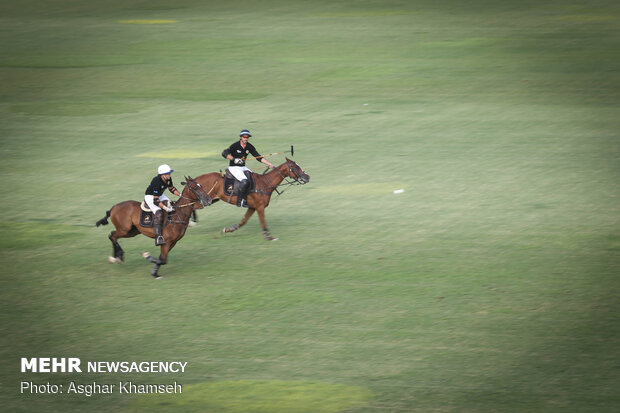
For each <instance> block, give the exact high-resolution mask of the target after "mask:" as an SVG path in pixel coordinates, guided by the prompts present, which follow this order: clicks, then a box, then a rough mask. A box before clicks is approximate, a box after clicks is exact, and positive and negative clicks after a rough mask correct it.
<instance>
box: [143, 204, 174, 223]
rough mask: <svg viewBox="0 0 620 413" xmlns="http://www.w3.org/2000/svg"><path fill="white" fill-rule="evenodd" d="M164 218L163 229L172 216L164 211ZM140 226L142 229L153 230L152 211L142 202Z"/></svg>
mask: <svg viewBox="0 0 620 413" xmlns="http://www.w3.org/2000/svg"><path fill="white" fill-rule="evenodd" d="M164 214H166V216H165V217H164V227H165V226H166V225H168V223H169V222H170V219H171V218H172V214H169V213H167V212H166V211H164ZM140 226H141V227H144V228H153V211H151V209H150V208H149V206H148V205H147V204H146V202H144V200H143V201H142V203H141V204H140Z"/></svg>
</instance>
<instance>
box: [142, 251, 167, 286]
mask: <svg viewBox="0 0 620 413" xmlns="http://www.w3.org/2000/svg"><path fill="white" fill-rule="evenodd" d="M170 248H172V247H171V246H169V245H168V244H164V245H162V246H161V251H160V254H159V258H155V257H153V256H152V255H151V253H150V252H143V253H142V256H143V257H144V258H146V260H147V261H148V262H151V263H153V264H155V265H154V266H153V269H152V270H151V275H152V276H153V277H155V279H156V280H158V279H160V278H161V277H162V276H161V275H160V274H159V267H161V266H162V265H166V263H167V262H168V251H170Z"/></svg>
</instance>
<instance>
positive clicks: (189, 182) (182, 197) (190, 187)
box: [175, 179, 209, 208]
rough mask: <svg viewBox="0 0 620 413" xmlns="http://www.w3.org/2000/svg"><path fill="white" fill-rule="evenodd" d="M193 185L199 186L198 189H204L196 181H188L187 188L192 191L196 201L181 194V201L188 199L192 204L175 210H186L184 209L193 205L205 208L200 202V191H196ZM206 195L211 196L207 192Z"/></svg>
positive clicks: (179, 206)
mask: <svg viewBox="0 0 620 413" xmlns="http://www.w3.org/2000/svg"><path fill="white" fill-rule="evenodd" d="M193 184H196V185H197V186H198V189H202V186H201V185H200V184H199V183H198V182H196V180H194V179H187V187H188V188H189V190H190V191H192V193H193V194H194V196H195V197H196V199H195V200H192V199H191V198H188V197H186V196H183V194H181V199H187V200H190V201H191V202H189V203H187V204H184V205H178V206H176V207H175V208H184V207H187V206H191V205H194V204H198V203H200V204H202V206H203V207H204V206H205V204H204V202H202V201H201V200H200V197H199V196H198V194H197V193H196V191H197V190H198V189H194V188H193ZM203 191H204V190H203ZM205 195H207V197H208V196H209V195H208V194H207V193H206V192H205Z"/></svg>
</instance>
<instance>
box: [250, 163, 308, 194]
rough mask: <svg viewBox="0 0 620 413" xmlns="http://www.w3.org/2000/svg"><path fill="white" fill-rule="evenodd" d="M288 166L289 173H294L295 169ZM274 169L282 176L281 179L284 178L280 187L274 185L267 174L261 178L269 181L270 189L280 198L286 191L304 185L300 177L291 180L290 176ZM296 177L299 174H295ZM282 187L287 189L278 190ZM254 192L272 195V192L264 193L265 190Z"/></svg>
mask: <svg viewBox="0 0 620 413" xmlns="http://www.w3.org/2000/svg"><path fill="white" fill-rule="evenodd" d="M287 166H288V170H289V172H293V168H292V167H291V166H290V165H288V164H287ZM274 169H275V170H276V171H277V172H278V175H280V177H281V178H282V181H280V183H279V184H278V185H272V184H271V181H270V179H269V177H268V176H267V175H266V174H262V175H261V176H264V177H265V178H266V179H267V181H269V185H270V186H269V187H268V188H269V189H271V191H275V192H276V194H278V196H280V195H282V194H283V193H284V191H286V190H287V189H288V188H290V187H291V186H292V185H303V183H302V182H301V181H300V180H299V177H297V178H291V177H290V176H288V175H283V174H282V172H280V169H278V168H274ZM295 175H297V174H295ZM287 178H290V179H291V180H287ZM280 186H286V188H284V189H282V190H278V187H280ZM254 192H260V193H266V194H270V193H271V192H267V191H264V190H261V191H257V190H255V191H254Z"/></svg>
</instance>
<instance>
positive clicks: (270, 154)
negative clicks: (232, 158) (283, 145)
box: [245, 145, 295, 160]
mask: <svg viewBox="0 0 620 413" xmlns="http://www.w3.org/2000/svg"><path fill="white" fill-rule="evenodd" d="M288 152H290V153H291V156H294V155H295V150H294V149H293V145H291V150H290V151H284V152H274V153H269V154H267V155H261V156H253V157H251V158H245V159H246V160H247V159H256V158H266V157H268V156H273V155H281V154H283V153H288Z"/></svg>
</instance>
